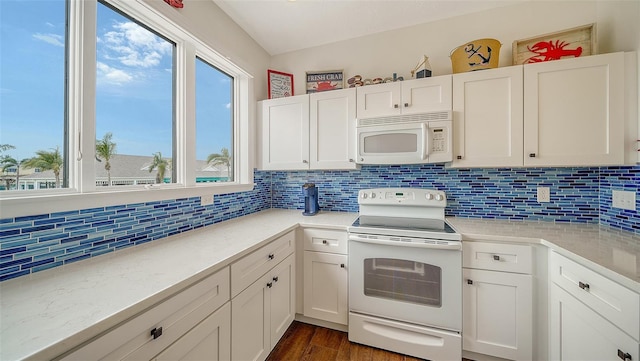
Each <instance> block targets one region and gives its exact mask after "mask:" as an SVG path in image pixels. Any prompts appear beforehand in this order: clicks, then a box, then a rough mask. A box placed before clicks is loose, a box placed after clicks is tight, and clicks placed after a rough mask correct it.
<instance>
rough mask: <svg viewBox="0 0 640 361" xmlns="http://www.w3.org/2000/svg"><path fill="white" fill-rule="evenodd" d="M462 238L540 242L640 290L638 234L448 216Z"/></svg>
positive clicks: (576, 225) (583, 226)
mask: <svg viewBox="0 0 640 361" xmlns="http://www.w3.org/2000/svg"><path fill="white" fill-rule="evenodd" d="M447 221H448V222H449V224H451V226H452V227H453V228H454V229H455V230H456V231H457V232H458V233H461V234H462V235H463V237H462V240H463V241H473V240H478V241H497V242H525V243H534V244H542V245H545V246H547V247H549V248H550V249H552V250H554V251H556V252H557V253H559V254H562V255H565V256H567V257H569V258H571V259H573V260H574V261H576V262H578V263H581V264H583V265H585V266H587V267H589V268H591V269H593V270H594V271H596V272H598V273H600V274H602V275H604V276H607V277H609V278H611V279H613V280H614V281H616V282H618V283H620V284H622V285H624V286H626V287H627V288H629V289H631V290H633V291H635V292H638V293H640V235H638V234H633V233H631V232H625V231H621V230H617V229H613V228H610V227H605V226H599V225H597V224H585V223H554V222H544V221H509V220H493V219H477V218H447Z"/></svg>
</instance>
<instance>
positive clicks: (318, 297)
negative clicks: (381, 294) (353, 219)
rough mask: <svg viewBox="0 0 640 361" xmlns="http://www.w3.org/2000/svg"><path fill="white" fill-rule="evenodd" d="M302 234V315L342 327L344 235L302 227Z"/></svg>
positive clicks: (346, 308) (344, 317) (346, 314)
mask: <svg viewBox="0 0 640 361" xmlns="http://www.w3.org/2000/svg"><path fill="white" fill-rule="evenodd" d="M302 233H303V237H302V238H303V239H302V241H303V248H304V259H303V264H304V266H303V269H302V270H303V273H304V283H303V289H304V293H303V298H304V300H303V309H304V311H303V312H304V316H305V317H310V318H312V319H316V320H321V321H327V322H333V323H336V324H340V325H345V326H346V325H347V324H348V319H349V305H348V294H349V289H348V282H349V272H348V268H347V261H348V257H347V232H345V231H343V230H335V229H322V228H305V229H304V230H303V232H302Z"/></svg>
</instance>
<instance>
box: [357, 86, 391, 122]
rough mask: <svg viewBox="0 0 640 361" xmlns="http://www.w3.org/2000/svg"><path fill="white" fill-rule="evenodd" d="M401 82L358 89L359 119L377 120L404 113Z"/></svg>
mask: <svg viewBox="0 0 640 361" xmlns="http://www.w3.org/2000/svg"><path fill="white" fill-rule="evenodd" d="M400 83H401V82H395V83H385V84H376V85H367V86H361V87H358V88H356V89H357V102H358V106H357V117H358V118H360V119H362V118H375V117H385V116H389V115H399V114H400V113H401V111H402V108H401V107H400V101H401V100H402V97H401V95H400V93H401V91H402V85H401V84H400Z"/></svg>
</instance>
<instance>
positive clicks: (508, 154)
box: [452, 66, 523, 167]
mask: <svg viewBox="0 0 640 361" xmlns="http://www.w3.org/2000/svg"><path fill="white" fill-rule="evenodd" d="M522 94H523V89H522V66H512V67H506V68H498V69H491V70H483V71H476V72H470V73H461V74H455V75H454V76H453V129H454V132H455V134H454V137H453V142H454V148H453V149H454V154H453V164H452V166H453V167H516V166H522V164H523V163H522V162H523V160H522V154H523V133H522V132H523V114H522V112H523V97H522Z"/></svg>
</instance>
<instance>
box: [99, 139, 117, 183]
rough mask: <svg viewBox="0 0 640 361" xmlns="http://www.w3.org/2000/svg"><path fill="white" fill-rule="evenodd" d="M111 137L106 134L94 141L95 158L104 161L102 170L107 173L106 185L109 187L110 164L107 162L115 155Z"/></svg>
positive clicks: (114, 146)
mask: <svg viewBox="0 0 640 361" xmlns="http://www.w3.org/2000/svg"><path fill="white" fill-rule="evenodd" d="M112 137H113V134H111V132H108V133H106V134H105V135H104V136H103V137H102V139H98V140H96V157H99V158H102V159H104V169H105V170H106V171H107V180H108V182H107V185H111V163H110V162H109V161H110V160H111V157H112V156H113V155H114V154H116V143H114V142H112V141H111V138H112ZM98 160H99V159H98Z"/></svg>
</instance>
